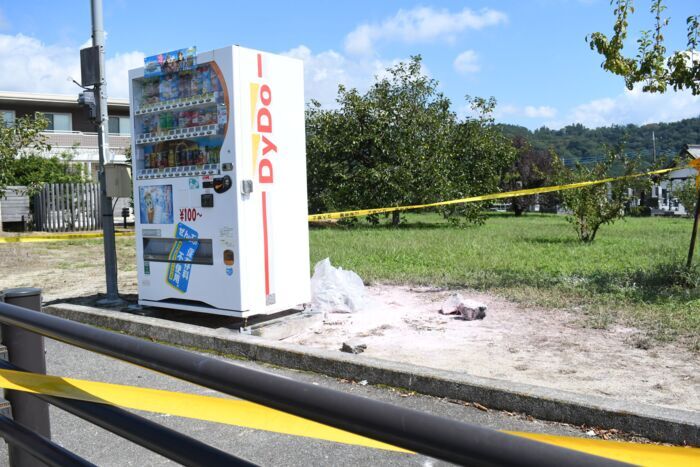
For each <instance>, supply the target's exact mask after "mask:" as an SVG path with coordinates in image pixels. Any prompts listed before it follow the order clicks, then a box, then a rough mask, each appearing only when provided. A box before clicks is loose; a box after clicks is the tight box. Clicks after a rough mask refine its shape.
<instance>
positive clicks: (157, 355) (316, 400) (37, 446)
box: [0, 289, 627, 467]
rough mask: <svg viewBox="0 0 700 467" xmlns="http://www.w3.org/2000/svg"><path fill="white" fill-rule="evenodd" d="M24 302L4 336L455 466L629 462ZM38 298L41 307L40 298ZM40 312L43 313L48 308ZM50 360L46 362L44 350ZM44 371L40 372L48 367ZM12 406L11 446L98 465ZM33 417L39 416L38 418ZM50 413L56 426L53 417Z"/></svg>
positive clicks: (134, 437)
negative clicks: (26, 337)
mask: <svg viewBox="0 0 700 467" xmlns="http://www.w3.org/2000/svg"><path fill="white" fill-rule="evenodd" d="M33 290H35V291H36V290H38V289H33ZM29 295H31V294H26V293H25V296H29ZM15 300H16V294H14V293H10V294H7V295H6V296H5V302H6V303H0V323H2V330H3V342H6V340H5V331H6V330H8V329H11V328H15V329H18V330H19V331H21V332H25V333H26V332H28V333H35V334H36V335H37V336H36V337H35V339H37V338H38V339H43V337H40V336H46V337H49V338H51V339H55V340H58V341H61V342H64V343H66V344H70V345H74V346H77V347H80V348H82V349H86V350H89V351H93V352H97V353H99V354H102V355H107V356H110V357H113V358H117V359H119V360H123V361H126V362H130V363H134V364H136V365H139V366H141V367H145V368H148V369H151V370H155V371H157V372H160V373H163V374H167V375H170V376H174V377H176V378H179V379H182V380H185V381H189V382H192V383H195V384H198V385H200V386H204V387H207V388H210V389H215V390H217V391H220V392H222V393H225V394H229V395H232V396H236V397H240V398H242V399H246V400H248V401H252V402H256V403H259V404H262V405H265V406H267V407H271V408H274V409H278V410H281V411H284V412H287V413H290V414H293V415H297V416H300V417H303V418H306V419H309V420H313V421H316V422H320V423H323V424H326V425H330V426H332V427H335V428H340V429H343V430H347V431H349V432H352V433H355V434H358V435H362V436H366V437H368V438H372V439H375V440H379V441H383V442H385V443H389V444H392V445H395V446H398V447H402V448H404V449H408V450H411V451H415V452H418V453H421V454H425V455H427V456H430V457H434V458H437V459H442V460H445V461H448V462H453V463H456V464H462V465H531V466H535V465H537V466H548V465H551V466H564V465H575V466H594V465H595V466H601V465H602V466H605V465H611V466H612V465H627V464H622V463H620V462H617V461H613V460H610V459H607V458H602V457H598V456H593V455H589V454H584V453H582V452H578V451H572V450H569V449H564V448H560V447H557V446H553V445H548V444H544V443H540V442H537V441H532V440H529V439H526V438H522V437H518V436H514V435H509V434H506V433H501V432H499V431H496V430H492V429H487V428H483V427H480V426H477V425H472V424H468V423H463V422H459V421H455V420H450V419H446V418H442V417H437V416H434V415H431V414H427V413H423V412H419V411H416V410H412V409H406V408H403V407H398V406H394V405H391V404H387V403H384V402H379V401H375V400H372V399H368V398H365V397H360V396H355V395H352V394H347V393H344V392H340V391H336V390H331V389H327V388H324V387H320V386H316V385H313V384H308V383H303V382H299V381H295V380H292V379H289V378H286V377H281V376H277V375H273V374H270V373H266V372H262V371H259V370H255V369H251V368H246V367H244V366H241V365H237V364H235V363H231V362H226V361H221V360H217V359H214V358H211V357H208V356H204V355H200V354H197V353H194V352H189V351H185V350H182V349H179V348H175V347H169V346H166V345H162V344H157V343H154V342H148V341H144V340H142V339H138V338H135V337H131V336H125V335H122V334H117V333H114V332H110V331H105V330H103V329H98V328H94V327H91V326H88V325H84V324H80V323H76V322H73V321H69V320H66V319H62V318H58V317H55V316H50V315H46V314H43V313H40V312H39V311H33V310H30V309H28V308H23V307H20V306H17V303H16V302H15ZM38 300H39V305H40V298H39V299H38ZM35 301H36V299H35ZM7 302H10V303H7ZM13 302H14V303H13ZM25 305H26V303H25ZM35 305H36V303H35ZM32 308H35V309H39V306H34V307H32ZM10 332H12V331H10ZM7 344H9V345H8V353H9V360H10V361H9V362H4V361H0V367H2V368H6V369H14V370H17V369H19V370H22V369H24V370H30V371H32V368H29V366H30V365H29V364H27V360H26V353H27V352H28V353H29V354H30V355H31V354H34V355H35V356H37V355H38V354H39V353H41V352H39V351H37V350H36V349H33V350H32V349H27V348H25V349H24V350H20V351H19V352H20V353H22V352H24V353H25V360H24V362H25V364H24V365H22V364H18V363H16V359H17V358H19V355H18V349H16V348H15V344H14V343H13V342H12V339H10V340H8V341H7ZM38 345H41V348H42V349H43V343H42V344H38V343H37V342H35V343H34V347H37V346H38ZM41 358H42V359H43V353H42V355H41ZM29 360H32V358H30V359H29ZM35 363H36V362H35ZM35 371H36V370H35ZM38 372H41V368H39V370H38ZM8 392H9V393H13V392H15V391H8ZM21 396H23V397H26V398H28V399H33V401H32V402H33V403H35V404H36V403H37V402H38V403H39V404H45V403H47V402H48V403H50V404H52V405H56V406H58V407H60V408H62V409H65V410H67V411H68V412H71V413H73V414H75V415H77V416H79V417H81V418H83V419H85V420H88V421H90V422H92V423H94V424H96V425H98V426H101V427H103V428H105V429H107V430H109V431H111V432H113V433H116V434H118V435H120V436H122V437H124V438H126V439H128V440H130V441H133V442H135V443H137V444H140V445H141V446H144V447H146V448H148V449H150V450H152V451H154V452H157V453H159V454H161V455H163V456H165V457H167V458H170V459H172V460H174V461H176V462H179V463H181V464H184V465H207V466H213V465H252V464H250V463H249V462H248V461H246V460H243V459H240V458H237V457H235V456H233V455H231V454H227V453H225V452H223V451H220V450H218V449H216V448H213V447H211V446H207V445H206V444H204V443H202V442H200V441H197V440H195V439H193V438H190V437H188V436H185V435H182V434H180V433H177V432H175V431H173V430H170V429H168V428H165V427H162V426H160V425H158V424H155V423H153V422H151V421H149V420H146V419H144V418H142V417H139V416H137V415H134V414H131V413H129V412H127V411H125V410H122V409H119V408H117V407H113V406H110V405H103V404H98V403H91V402H83V401H76V400H69V399H61V398H58V397H53V396H44V395H34V394H21ZM8 397H10V398H11V399H12V397H15V396H13V395H12V394H10V396H8ZM11 403H12V404H13V407H12V408H13V415H14V418H15V422H12V421H7V420H5V421H2V420H1V419H0V436H2V437H4V438H5V439H6V440H7V441H8V442H9V443H10V445H14V446H15V447H18V449H21V450H23V451H24V452H29V453H31V455H35V456H36V457H37V458H40V459H42V460H43V461H45V462H47V463H49V464H50V465H67V463H68V462H69V459H68V457H65V456H73V458H72V460H70V461H71V462H74V463H75V462H82V463H75V464H68V465H91V464H89V463H87V461H84V460H82V459H79V458H75V456H74V455H73V454H70V453H67V452H61V451H60V449H63V448H60V447H59V446H56V445H54V444H53V443H51V441H49V440H48V433H47V434H46V435H45V436H44V437H42V438H41V439H37V438H38V437H39V434H41V432H40V433H39V434H36V433H31V432H29V433H27V430H25V432H24V435H27V436H25V438H23V439H20V436H19V435H12V434H9V433H8V431H9V430H7V429H6V428H5V427H6V426H12V427H13V429H15V431H18V430H21V428H19V427H20V426H21V425H24V426H25V427H26V428H28V429H29V430H32V431H37V430H36V429H35V426H34V425H32V424H31V423H30V424H25V423H26V422H23V421H22V413H18V412H21V411H22V410H25V411H26V410H35V409H32V408H31V407H30V408H29V409H26V408H25V409H19V410H18V408H17V407H19V406H16V405H15V403H14V402H13V401H11ZM33 418H34V419H36V417H33ZM46 418H47V422H46V423H48V415H47V416H46ZM18 424H20V425H18ZM40 428H41V427H39V429H40ZM39 431H40V430H39ZM63 451H65V450H63ZM13 452H15V451H13V450H12V449H11V451H10V454H11V463H12V465H13V467H14V466H20V465H22V466H23V465H34V464H19V463H17V462H16V461H15V459H18V457H17V453H15V456H14V459H13ZM52 456H56V457H55V458H53V457H52ZM60 456H64V457H60ZM76 459H77V460H76ZM64 462H65V463H64Z"/></svg>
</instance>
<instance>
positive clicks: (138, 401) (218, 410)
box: [0, 369, 409, 452]
mask: <svg viewBox="0 0 700 467" xmlns="http://www.w3.org/2000/svg"><path fill="white" fill-rule="evenodd" d="M0 387H2V388H5V389H14V390H17V391H24V392H30V393H34V394H44V395H47V396H57V397H65V398H68V399H77V400H82V401H87V402H97V403H101V404H111V405H117V406H119V407H124V408H128V409H135V410H144V411H147V412H156V413H162V414H168V415H176V416H179V417H186V418H194V419H197V420H205V421H209V422H218V423H225V424H228V425H236V426H242V427H246V428H254V429H257V430H265V431H272V432H275V433H284V434H288V435H296V436H305V437H308V438H317V439H323V440H326V441H335V442H337V443H344V444H353V445H356V446H365V447H370V448H376V449H385V450H389V451H399V452H409V451H406V450H405V449H401V448H398V447H395V446H391V445H389V444H386V443H382V442H380V441H375V440H373V439H370V438H365V437H364V436H360V435H356V434H354V433H349V432H347V431H344V430H340V429H338V428H333V427H329V426H326V425H323V424H321V423H318V422H313V421H311V420H306V419H304V418H301V417H297V416H296V415H290V414H287V413H285V412H281V411H279V410H275V409H271V408H268V407H265V406H263V405H260V404H256V403H253V402H248V401H244V400H237V399H224V398H221V397H211V396H200V395H197V394H185V393H179V392H171V391H163V390H160V389H150V388H140V387H136V386H124V385H120V384H110V383H99V382H95V381H86V380H80V379H73V378H62V377H58V376H47V375H39V374H34V373H27V372H23V371H12V370H3V369H0Z"/></svg>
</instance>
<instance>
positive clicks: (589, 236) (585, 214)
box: [555, 151, 649, 243]
mask: <svg viewBox="0 0 700 467" xmlns="http://www.w3.org/2000/svg"><path fill="white" fill-rule="evenodd" d="M621 154H622V153H621V151H614V152H610V153H609V154H608V156H607V157H606V158H605V159H604V160H603V161H601V162H598V163H596V164H591V165H583V164H580V163H578V164H576V166H575V167H574V168H567V167H566V166H565V165H564V164H563V162H562V161H561V159H557V160H556V162H555V169H556V173H557V181H558V183H561V184H568V183H578V182H587V181H592V180H601V179H605V178H608V177H611V176H612V175H613V173H617V175H621V176H630V175H632V174H634V173H636V171H637V167H638V164H637V161H635V160H634V159H629V158H625V157H623V156H622V155H621ZM648 184H649V181H648V180H645V179H642V178H626V179H622V180H616V181H613V182H609V183H602V184H598V185H592V186H588V187H584V188H575V189H572V190H563V191H561V192H560V197H561V200H562V204H563V205H564V208H566V209H567V210H568V211H570V214H569V215H568V216H567V221H568V222H569V223H571V224H572V225H573V227H574V230H576V233H577V234H578V238H579V240H581V241H582V242H584V243H590V242H592V241H593V240H595V238H596V234H597V233H598V230H599V229H600V227H601V226H602V225H605V224H612V223H614V222H615V221H616V220H618V219H620V218H622V217H623V216H624V211H625V208H626V207H627V206H628V204H629V202H630V201H631V199H632V193H634V191H638V190H641V189H642V188H643V187H644V186H646V185H648Z"/></svg>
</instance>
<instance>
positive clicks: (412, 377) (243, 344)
mask: <svg viewBox="0 0 700 467" xmlns="http://www.w3.org/2000/svg"><path fill="white" fill-rule="evenodd" d="M44 312H46V313H49V314H52V315H55V316H60V317H62V318H67V319H71V320H74V321H79V322H82V323H86V324H90V325H94V326H100V327H104V328H108V329H112V330H115V331H119V332H125V333H127V334H130V335H133V336H138V337H144V338H149V339H153V340H157V341H161V342H167V343H170V344H174V345H180V346H186V347H192V348H196V349H202V350H209V351H214V352H218V353H221V354H228V355H234V356H239V357H245V358H247V359H251V360H257V361H262V362H266V363H271V364H274V365H279V366H282V367H287V368H294V369H298V370H305V371H311V372H316V373H323V374H327V375H329V376H334V377H338V378H346V379H354V380H367V381H368V382H369V383H370V384H383V385H387V386H393V387H399V388H405V389H409V390H412V391H416V392H419V393H422V394H427V395H431V396H437V397H447V398H450V399H458V400H463V401H469V402H477V403H479V404H481V405H484V406H486V407H490V408H493V409H497V410H507V411H512V412H522V413H526V414H529V415H531V416H533V417H536V418H540V419H544V420H552V421H557V422H564V423H571V424H575V425H588V426H595V427H601V428H605V429H612V428H615V429H618V430H622V431H625V432H629V433H635V434H638V435H640V436H644V437H646V438H649V439H652V440H656V441H662V442H669V443H674V444H681V445H683V444H688V445H692V446H699V445H700V413H699V412H694V411H686V410H677V409H671V408H665V407H657V406H651V405H645V404H640V403H638V402H628V401H624V400H616V399H610V398H605V397H600V396H586V395H581V394H575V393H570V392H566V391H560V390H555V389H549V388H544V387H539V386H532V385H527V384H521V383H512V382H508V381H503V380H497V379H491V378H482V377H475V376H471V375H468V374H463V373H457V372H452V371H444V370H436V369H432V368H426V367H420V366H415V365H409V364H403V363H396V362H391V361H386V360H379V359H375V358H370V357H365V356H363V355H353V354H346V353H342V352H340V351H328V350H319V349H313V348H307V347H302V346H299V345H293V344H288V343H284V342H280V341H275V340H270V339H265V338H262V337H259V336H255V335H246V334H242V333H240V332H239V331H238V330H231V329H228V328H217V329H212V328H207V327H202V326H196V325H192V324H187V323H180V322H174V321H169V320H165V319H160V318H154V317H149V316H138V315H133V314H128V313H122V312H119V311H112V310H105V309H100V308H94V307H88V306H83V305H75V304H61V303H59V304H52V305H49V306H46V307H44ZM271 335H272V334H270V336H271Z"/></svg>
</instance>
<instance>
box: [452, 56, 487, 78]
mask: <svg viewBox="0 0 700 467" xmlns="http://www.w3.org/2000/svg"><path fill="white" fill-rule="evenodd" d="M452 65H453V66H454V68H455V70H457V71H458V72H459V73H461V74H463V75H466V74H469V73H476V72H478V71H479V70H481V65H479V56H478V55H477V54H476V52H474V51H473V50H465V51H464V52H462V53H461V54H459V55H457V58H455V61H454V62H453V63H452Z"/></svg>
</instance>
